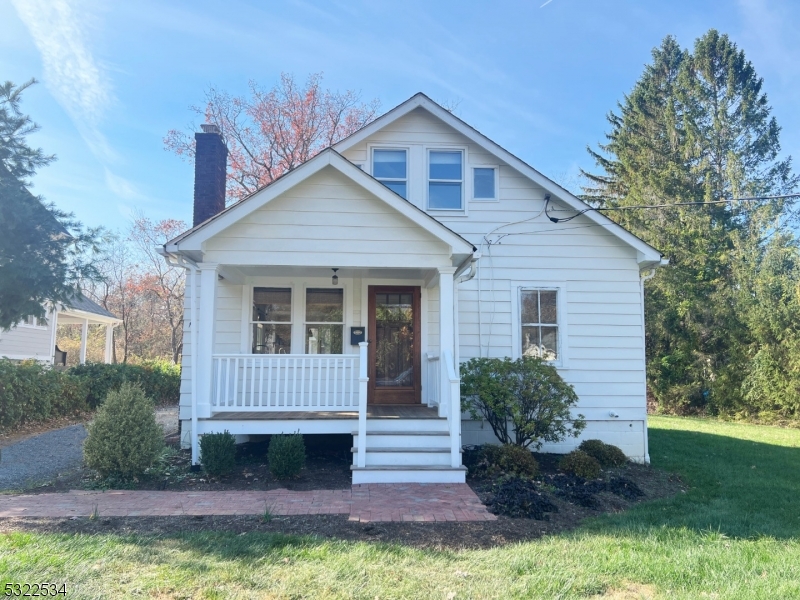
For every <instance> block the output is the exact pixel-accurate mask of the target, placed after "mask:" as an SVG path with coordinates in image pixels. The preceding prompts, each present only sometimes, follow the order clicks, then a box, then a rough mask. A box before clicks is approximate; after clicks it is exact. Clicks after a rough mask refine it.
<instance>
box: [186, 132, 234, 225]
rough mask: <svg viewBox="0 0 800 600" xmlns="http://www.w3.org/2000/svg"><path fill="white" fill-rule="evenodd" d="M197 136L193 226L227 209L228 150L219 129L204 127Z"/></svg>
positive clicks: (195, 135) (195, 137)
mask: <svg viewBox="0 0 800 600" xmlns="http://www.w3.org/2000/svg"><path fill="white" fill-rule="evenodd" d="M200 128H201V129H202V130H203V131H202V133H201V132H197V133H195V134H194V139H195V144H196V146H195V154H194V219H193V222H192V226H194V225H197V224H198V223H202V222H203V221H205V220H207V219H210V218H211V217H213V216H214V215H216V214H217V213H218V212H221V211H222V210H223V209H224V208H225V174H226V171H227V168H228V162H227V161H228V149H227V148H226V147H225V142H224V141H222V135H221V134H220V131H219V127H217V126H216V125H201V126H200Z"/></svg>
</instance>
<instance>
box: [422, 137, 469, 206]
mask: <svg viewBox="0 0 800 600" xmlns="http://www.w3.org/2000/svg"><path fill="white" fill-rule="evenodd" d="M428 209H429V210H464V152H463V150H428Z"/></svg>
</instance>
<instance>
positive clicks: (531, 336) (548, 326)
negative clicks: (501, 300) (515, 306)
mask: <svg viewBox="0 0 800 600" xmlns="http://www.w3.org/2000/svg"><path fill="white" fill-rule="evenodd" d="M558 293H559V292H558V290H552V289H551V290H548V289H521V290H520V317H521V328H522V332H521V333H522V335H521V337H520V339H521V341H522V355H523V356H533V357H536V358H542V359H544V360H558V358H559V355H560V353H559V348H558V339H559V335H558Z"/></svg>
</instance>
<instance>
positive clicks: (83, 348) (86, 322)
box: [79, 319, 89, 365]
mask: <svg viewBox="0 0 800 600" xmlns="http://www.w3.org/2000/svg"><path fill="white" fill-rule="evenodd" d="M88 337H89V319H84V320H83V325H82V326H81V352H80V355H79V360H80V363H81V364H82V365H83V364H85V363H86V340H87V339H88Z"/></svg>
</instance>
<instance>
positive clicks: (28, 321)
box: [20, 315, 47, 329]
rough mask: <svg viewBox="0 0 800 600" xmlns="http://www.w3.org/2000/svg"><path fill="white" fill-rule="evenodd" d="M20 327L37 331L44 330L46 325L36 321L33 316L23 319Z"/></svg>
mask: <svg viewBox="0 0 800 600" xmlns="http://www.w3.org/2000/svg"><path fill="white" fill-rule="evenodd" d="M20 325H21V326H22V327H36V328H38V329H46V328H47V324H46V323H45V322H44V321H39V319H37V318H36V317H34V316H33V315H29V316H27V317H25V320H24V321H22V322H20Z"/></svg>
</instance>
